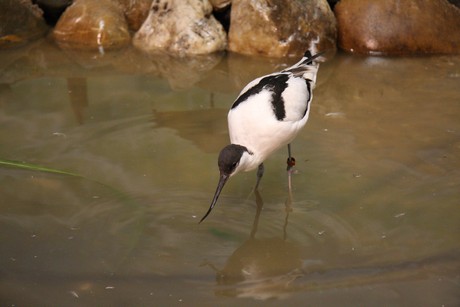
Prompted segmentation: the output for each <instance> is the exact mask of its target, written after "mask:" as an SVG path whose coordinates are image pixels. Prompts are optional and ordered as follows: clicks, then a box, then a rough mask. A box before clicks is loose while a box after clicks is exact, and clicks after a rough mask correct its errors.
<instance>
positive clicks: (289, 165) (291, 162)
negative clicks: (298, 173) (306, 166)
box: [286, 144, 295, 193]
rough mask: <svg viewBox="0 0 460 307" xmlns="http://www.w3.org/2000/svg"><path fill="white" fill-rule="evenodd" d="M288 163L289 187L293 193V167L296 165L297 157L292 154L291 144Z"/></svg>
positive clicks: (289, 145)
mask: <svg viewBox="0 0 460 307" xmlns="http://www.w3.org/2000/svg"><path fill="white" fill-rule="evenodd" d="M286 163H287V172H288V188H289V193H291V191H292V184H291V181H292V180H291V175H292V172H293V170H292V168H293V167H294V165H295V159H294V157H293V156H292V155H291V144H288V158H287V161H286Z"/></svg>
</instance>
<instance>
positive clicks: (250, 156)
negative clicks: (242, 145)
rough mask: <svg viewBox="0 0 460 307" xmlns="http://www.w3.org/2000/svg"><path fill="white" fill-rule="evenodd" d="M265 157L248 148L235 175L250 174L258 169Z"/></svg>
mask: <svg viewBox="0 0 460 307" xmlns="http://www.w3.org/2000/svg"><path fill="white" fill-rule="evenodd" d="M264 158H265V157H261V156H260V154H258V153H257V152H253V151H251V149H250V148H248V151H247V152H244V153H243V155H242V156H241V159H240V163H239V165H238V167H237V168H236V171H235V172H234V174H236V173H239V172H249V171H252V170H253V169H256V168H257V167H258V166H259V165H260V164H261V163H262V162H263V161H264Z"/></svg>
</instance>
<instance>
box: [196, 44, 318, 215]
mask: <svg viewBox="0 0 460 307" xmlns="http://www.w3.org/2000/svg"><path fill="white" fill-rule="evenodd" d="M320 55H321V53H319V54H315V55H314V56H312V55H311V54H310V52H309V51H307V52H306V53H305V56H304V57H303V58H302V59H301V60H300V61H299V62H298V63H296V64H294V65H293V66H291V67H289V68H287V69H285V70H282V71H280V72H277V73H273V74H269V75H266V76H263V77H260V78H257V79H255V80H254V81H252V82H250V83H249V84H248V85H246V87H245V88H244V89H243V90H242V91H241V93H240V95H239V96H238V97H237V98H236V100H235V102H234V103H233V105H232V107H231V109H230V111H229V112H228V130H229V133H230V142H231V144H230V145H227V146H225V147H224V148H223V149H222V150H221V151H220V153H219V158H218V160H217V164H218V166H219V172H220V177H219V183H218V184H217V189H216V192H215V193H214V197H213V200H212V202H211V206H210V207H209V209H208V212H207V213H206V214H205V215H204V216H203V218H202V219H201V220H200V223H201V222H202V221H203V220H204V219H205V218H206V217H207V216H208V215H209V213H210V212H211V210H212V208H214V206H215V204H216V202H217V199H218V198H219V195H220V192H221V191H222V188H223V187H224V185H225V183H226V182H227V180H228V178H230V177H231V176H233V175H235V174H237V173H238V172H240V171H250V170H253V169H255V168H257V167H258V171H257V182H256V186H255V189H257V187H258V185H259V181H260V179H261V178H262V175H263V171H264V167H263V162H264V160H265V159H266V158H267V157H268V156H269V155H270V154H271V153H272V152H273V151H275V150H277V149H278V148H280V147H281V146H285V145H288V144H290V143H291V141H292V140H293V139H294V138H295V137H296V135H297V133H298V132H299V130H300V129H302V127H303V126H305V124H306V123H307V120H308V114H309V112H310V102H311V100H312V97H313V88H314V86H315V82H316V73H317V72H318V65H319V64H318V63H315V61H314V60H315V59H316V58H317V57H318V56H320ZM288 149H289V150H288V152H289V157H288V161H287V164H288V170H289V171H290V169H291V167H292V166H294V164H295V160H294V159H293V158H292V157H291V154H290V145H289V146H288ZM289 174H290V172H289ZM289 189H290V184H289Z"/></svg>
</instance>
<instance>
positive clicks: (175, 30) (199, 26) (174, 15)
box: [133, 0, 227, 55]
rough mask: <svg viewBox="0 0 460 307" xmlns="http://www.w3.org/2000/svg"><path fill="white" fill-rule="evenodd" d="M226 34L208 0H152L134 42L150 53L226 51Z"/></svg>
mask: <svg viewBox="0 0 460 307" xmlns="http://www.w3.org/2000/svg"><path fill="white" fill-rule="evenodd" d="M226 43H227V40H226V33H225V31H224V29H223V27H222V25H221V24H220V23H219V22H218V21H217V20H216V19H215V18H214V17H213V15H212V6H211V4H210V3H209V1H208V0H153V2H152V6H151V8H150V12H149V15H148V17H147V20H146V21H145V22H144V24H143V25H142V27H141V28H140V29H139V31H138V32H137V33H136V34H135V36H134V39H133V44H134V45H135V46H136V47H138V48H139V49H141V50H144V51H148V52H167V53H172V54H176V55H192V54H207V53H212V52H215V51H220V50H224V49H225V47H226Z"/></svg>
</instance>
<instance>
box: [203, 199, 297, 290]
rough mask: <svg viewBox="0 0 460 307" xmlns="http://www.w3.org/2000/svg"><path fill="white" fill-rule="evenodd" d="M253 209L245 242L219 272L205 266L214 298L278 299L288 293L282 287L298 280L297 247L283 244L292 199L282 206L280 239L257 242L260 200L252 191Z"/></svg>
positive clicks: (288, 243)
mask: <svg viewBox="0 0 460 307" xmlns="http://www.w3.org/2000/svg"><path fill="white" fill-rule="evenodd" d="M254 195H255V201H256V205H257V207H256V208H257V209H256V213H255V216H254V222H253V224H252V228H251V232H250V235H249V238H248V239H247V240H246V241H245V242H244V243H243V244H242V245H241V246H240V247H238V248H237V249H236V250H235V251H234V252H233V253H232V255H231V256H230V257H229V258H228V260H227V262H226V264H225V266H224V268H223V269H219V268H217V267H216V266H215V265H214V264H212V263H209V262H208V263H205V265H208V266H210V267H211V268H212V269H213V270H214V271H215V272H216V281H217V284H218V287H217V289H216V295H222V296H232V297H233V296H237V297H252V298H256V299H269V298H282V297H285V296H287V295H289V293H288V292H287V291H285V290H286V286H287V285H289V284H290V283H291V282H293V281H294V280H295V279H296V278H297V277H299V276H302V274H301V268H302V257H301V249H300V246H299V245H297V244H294V243H291V242H288V241H287V240H286V238H287V228H288V222H289V214H290V212H291V211H292V208H291V203H292V195H291V194H290V193H289V194H288V197H287V199H286V202H285V213H286V215H285V221H284V225H283V237H282V238H281V237H280V238H276V237H275V238H267V239H257V238H256V233H257V230H258V225H259V217H260V214H261V212H262V208H263V205H264V203H263V199H262V196H261V195H260V193H259V191H258V190H254Z"/></svg>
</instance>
